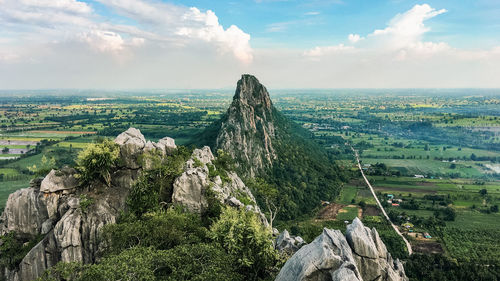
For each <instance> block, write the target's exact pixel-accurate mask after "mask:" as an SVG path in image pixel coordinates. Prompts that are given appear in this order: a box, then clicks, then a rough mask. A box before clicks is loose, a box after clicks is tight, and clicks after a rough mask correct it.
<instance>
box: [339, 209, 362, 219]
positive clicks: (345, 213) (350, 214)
mask: <svg viewBox="0 0 500 281" xmlns="http://www.w3.org/2000/svg"><path fill="white" fill-rule="evenodd" d="M358 210H359V208H358V207H344V208H342V209H341V210H340V211H339V213H338V214H337V220H339V221H352V220H353V219H354V218H356V217H357V216H358Z"/></svg>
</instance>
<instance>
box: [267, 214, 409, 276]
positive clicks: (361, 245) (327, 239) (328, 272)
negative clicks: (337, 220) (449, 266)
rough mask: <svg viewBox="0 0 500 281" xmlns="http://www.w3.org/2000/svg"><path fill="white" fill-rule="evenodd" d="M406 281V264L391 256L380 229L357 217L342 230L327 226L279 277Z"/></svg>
mask: <svg viewBox="0 0 500 281" xmlns="http://www.w3.org/2000/svg"><path fill="white" fill-rule="evenodd" d="M294 280H297V281H298V280H301V281H341V280H342V281H345V280H348V281H363V280H364V281H371V280H376V281H406V280H408V278H407V277H406V275H405V272H404V268H403V265H402V264H401V262H400V261H399V260H398V259H396V260H394V259H393V258H392V257H391V254H390V253H388V252H387V249H386V247H385V245H384V243H383V242H382V240H380V237H379V235H378V233H377V231H376V230H375V229H374V228H373V229H371V230H370V229H369V228H367V227H365V226H364V225H363V223H362V222H361V221H360V220H359V219H358V218H356V219H355V220H354V221H353V222H352V224H350V225H349V226H348V227H347V231H346V236H344V235H343V234H342V233H341V232H340V231H339V230H331V229H327V228H325V229H323V233H322V234H321V235H320V236H318V237H317V238H316V239H315V240H314V241H313V242H312V243H310V244H308V245H306V246H303V247H302V248H301V249H300V250H298V251H297V253H295V254H294V255H293V256H292V257H291V258H290V259H289V260H288V261H287V262H286V264H285V266H283V268H282V269H281V271H280V273H279V275H278V277H277V278H276V281H294Z"/></svg>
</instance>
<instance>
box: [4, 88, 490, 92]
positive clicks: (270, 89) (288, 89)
mask: <svg viewBox="0 0 500 281" xmlns="http://www.w3.org/2000/svg"><path fill="white" fill-rule="evenodd" d="M266 89H267V90H268V91H290V90H293V91H297V90H315V91H320V90H500V87H456V88H451V87H359V88H347V87H343V88H270V87H266ZM229 90H235V87H223V88H38V89H36V88H33V89H30V88H26V89H0V92H8V91H12V92H23V91H25V92H28V91H105V92H111V91H126V92H135V91H229Z"/></svg>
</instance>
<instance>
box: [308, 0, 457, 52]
mask: <svg viewBox="0 0 500 281" xmlns="http://www.w3.org/2000/svg"><path fill="white" fill-rule="evenodd" d="M445 12H446V10H445V9H441V10H436V9H434V8H432V7H431V6H429V5H428V4H423V5H415V6H414V7H413V8H411V9H410V10H408V11H406V12H405V13H402V14H397V15H396V16H395V17H394V18H392V19H391V20H390V22H389V23H388V25H387V27H386V28H384V29H376V30H374V31H373V32H372V33H370V34H368V36H367V37H362V36H361V35H359V34H352V33H351V34H349V35H348V37H347V39H348V41H349V42H350V43H351V44H357V46H359V47H358V50H359V51H360V52H365V53H367V52H368V53H379V55H380V54H381V53H384V55H385V54H387V55H391V54H392V57H393V58H394V59H395V60H400V61H401V60H406V59H412V58H415V59H419V58H420V59H425V58H430V57H431V56H432V55H434V54H437V53H442V52H447V51H450V50H452V48H451V47H450V46H449V45H448V44H446V43H444V42H424V41H422V38H423V36H424V34H425V33H426V32H429V31H430V28H429V27H427V26H426V25H425V24H424V22H425V21H426V20H428V19H431V18H433V17H435V16H438V15H440V14H443V13H445ZM361 41H362V42H361ZM342 47H345V46H344V45H343V44H340V45H335V46H330V47H316V48H313V49H311V50H309V51H308V52H306V55H308V54H309V55H310V53H313V54H315V55H316V56H324V55H329V54H332V53H335V51H338V50H342ZM328 50H330V51H328Z"/></svg>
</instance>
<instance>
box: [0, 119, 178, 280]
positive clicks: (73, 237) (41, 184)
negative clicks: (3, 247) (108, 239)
mask: <svg viewBox="0 0 500 281" xmlns="http://www.w3.org/2000/svg"><path fill="white" fill-rule="evenodd" d="M115 142H116V143H117V144H119V145H120V155H121V161H120V162H121V163H124V166H123V167H121V168H119V169H118V170H117V171H115V172H114V173H113V175H112V182H111V186H110V187H104V186H101V187H99V185H97V186H94V188H95V190H89V188H88V187H79V188H77V187H78V184H79V183H78V181H77V179H76V177H75V174H76V171H75V170H74V169H71V168H63V169H61V170H52V171H51V172H50V173H49V174H48V175H47V176H46V177H45V178H44V179H43V180H38V179H37V180H34V181H32V183H31V186H30V187H29V188H26V189H21V190H18V191H16V192H14V193H13V194H11V195H10V196H9V199H8V201H7V204H6V208H5V211H4V213H3V214H2V216H1V218H0V234H1V235H3V234H5V233H8V232H11V231H14V232H15V233H16V235H18V236H19V237H22V238H23V239H25V240H30V239H33V238H35V237H37V236H38V235H44V238H43V239H42V240H41V241H40V242H39V243H38V244H37V245H36V246H35V247H33V248H32V249H31V250H30V251H29V252H28V254H27V255H26V256H25V257H24V258H23V260H22V261H21V263H20V264H19V268H18V270H14V271H10V270H5V272H4V277H5V279H6V280H8V281H18V280H34V279H36V278H37V277H38V276H40V274H42V273H43V272H44V271H45V270H46V269H48V268H50V267H51V266H53V265H55V264H56V263H57V262H60V261H62V262H83V263H91V262H95V260H96V258H97V256H98V254H99V253H100V250H102V248H103V247H102V244H101V243H102V241H101V239H99V234H100V230H101V228H102V227H103V226H104V225H106V224H109V223H114V222H115V221H116V219H117V217H118V215H119V214H120V212H121V211H122V210H124V209H125V200H126V198H127V196H128V192H129V190H130V188H131V186H132V185H133V183H134V182H135V180H136V179H137V177H138V176H139V173H140V170H141V168H142V167H141V166H140V163H139V158H140V155H141V154H142V153H144V147H145V144H146V142H145V140H144V136H143V135H142V134H141V133H140V131H139V130H136V129H133V128H131V129H129V130H127V131H126V132H124V133H123V134H121V135H120V136H119V137H117V138H116V140H115ZM159 143H160V142H159ZM174 145H175V144H174ZM167 147H168V149H171V148H172V147H173V145H172V142H171V141H169V140H167V139H164V141H163V142H162V144H160V145H158V144H155V148H156V149H159V150H161V151H164V152H165V153H166V152H167ZM82 201H85V205H86V207H85V208H83V207H82Z"/></svg>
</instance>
